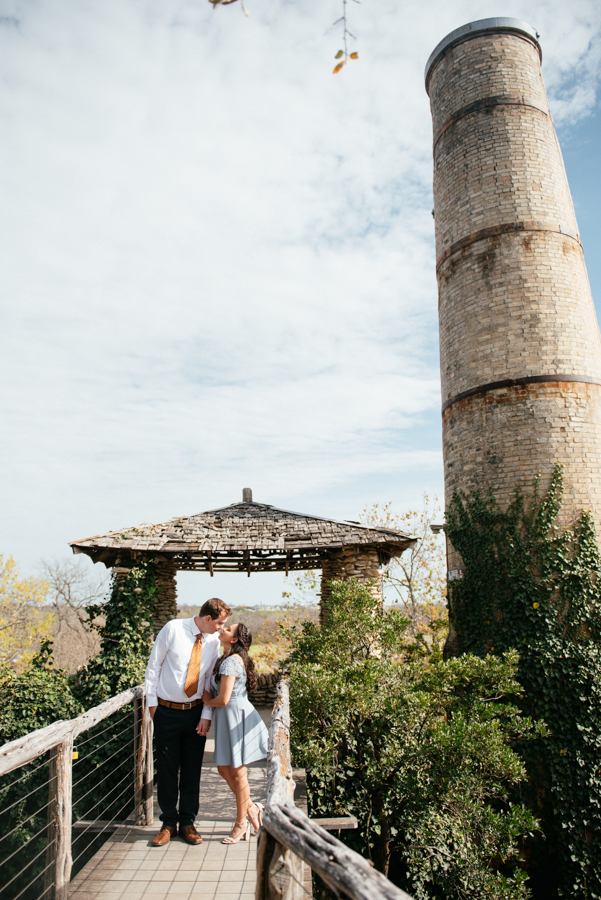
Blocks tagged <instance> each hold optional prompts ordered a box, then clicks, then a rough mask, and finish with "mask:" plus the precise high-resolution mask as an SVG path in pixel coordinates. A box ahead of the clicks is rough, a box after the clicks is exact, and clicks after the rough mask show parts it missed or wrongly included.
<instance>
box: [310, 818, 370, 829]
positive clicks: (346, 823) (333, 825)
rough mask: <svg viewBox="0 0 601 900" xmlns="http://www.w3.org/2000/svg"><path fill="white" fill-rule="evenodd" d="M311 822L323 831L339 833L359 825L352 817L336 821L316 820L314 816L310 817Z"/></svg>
mask: <svg viewBox="0 0 601 900" xmlns="http://www.w3.org/2000/svg"><path fill="white" fill-rule="evenodd" d="M311 821H312V822H315V824H316V825H319V827H320V828H323V829H324V831H340V830H345V829H349V828H358V827H359V823H358V822H357V819H356V818H355V817H354V816H341V817H340V818H338V819H328V818H325V819H316V818H315V817H314V816H311Z"/></svg>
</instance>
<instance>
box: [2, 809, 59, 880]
mask: <svg viewBox="0 0 601 900" xmlns="http://www.w3.org/2000/svg"><path fill="white" fill-rule="evenodd" d="M51 803H52V800H49V801H48V802H47V803H45V804H44V806H41V807H40V808H39V809H37V810H36V811H35V812H34V813H32V814H31V815H29V816H27V818H26V819H23V821H22V822H19V823H18V824H17V825H15V827H14V828H13V829H12V831H9V832H8V834H3V835H2V837H1V838H0V843H2V841H4V840H6V838H7V837H10V836H11V834H14V833H15V831H18V830H19V828H22V826H23V824H24V823H25V822H27V820H28V819H33V818H34V817H35V816H37V815H38V813H41V812H43V811H44V810H45V809H47V808H48V807H49V806H50V804H51ZM47 827H48V823H46V825H44V828H47ZM44 828H43V829H42V831H43V830H44ZM40 833H41V832H39V831H38V834H40ZM35 836H36V835H34V837H35ZM29 840H31V838H29ZM27 843H29V841H27ZM24 846H25V844H21V847H24ZM19 849H20V848H19ZM15 853H16V851H15ZM11 855H14V854H11ZM7 859H10V856H9V857H7ZM5 862H6V860H5V859H4V860H2V861H1V862H0V865H2V863H5Z"/></svg>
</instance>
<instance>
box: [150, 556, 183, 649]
mask: <svg viewBox="0 0 601 900" xmlns="http://www.w3.org/2000/svg"><path fill="white" fill-rule="evenodd" d="M176 576H177V568H176V565H175V563H174V562H172V561H171V560H164V561H159V562H158V563H157V575H156V577H157V595H156V600H155V604H154V629H155V633H157V634H158V632H159V631H160V630H161V628H162V627H163V625H165V624H166V623H167V622H169V621H171V619H175V618H176V617H177V582H176Z"/></svg>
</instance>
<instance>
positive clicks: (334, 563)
mask: <svg viewBox="0 0 601 900" xmlns="http://www.w3.org/2000/svg"><path fill="white" fill-rule="evenodd" d="M350 578H356V579H357V580H358V581H361V582H363V583H365V582H368V581H373V582H374V586H373V588H372V590H373V592H374V594H375V595H376V596H377V597H378V598H380V599H381V598H382V569H381V565H380V555H379V553H378V551H377V550H374V549H363V548H362V547H357V546H355V547H343V548H342V550H338V551H335V552H333V553H332V555H331V557H330V558H329V559H327V560H324V562H323V566H322V570H321V603H320V620H321V622H322V623H323V622H324V621H325V601H326V600H327V599H328V598H329V596H330V593H331V589H330V585H329V584H328V582H330V581H348V580H349V579H350Z"/></svg>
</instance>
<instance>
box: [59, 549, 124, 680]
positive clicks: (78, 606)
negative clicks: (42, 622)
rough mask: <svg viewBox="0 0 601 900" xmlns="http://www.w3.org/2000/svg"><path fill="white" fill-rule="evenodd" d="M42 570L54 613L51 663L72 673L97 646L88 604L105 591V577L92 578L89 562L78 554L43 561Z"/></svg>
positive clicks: (97, 640) (98, 646) (96, 634)
mask: <svg viewBox="0 0 601 900" xmlns="http://www.w3.org/2000/svg"><path fill="white" fill-rule="evenodd" d="M43 573H44V577H45V580H46V581H47V583H48V586H49V599H50V602H51V604H52V607H53V614H54V635H53V657H54V665H55V666H56V667H57V668H60V669H65V670H66V671H67V672H69V673H73V672H75V671H76V670H77V669H78V668H79V666H82V665H84V664H85V663H86V662H87V661H88V659H89V658H90V657H91V656H94V654H95V653H97V652H98V650H99V648H100V640H99V636H98V632H97V630H96V629H94V628H93V627H92V619H91V618H90V607H92V606H94V607H95V608H97V605H98V604H99V603H100V602H101V600H102V599H103V598H104V596H105V595H106V593H107V590H108V578H107V577H106V576H105V577H102V575H98V576H96V578H92V577H91V575H90V571H89V562H88V561H87V560H86V562H85V563H84V562H83V561H82V560H81V558H76V559H71V560H54V561H52V562H45V563H44V564H43Z"/></svg>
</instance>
